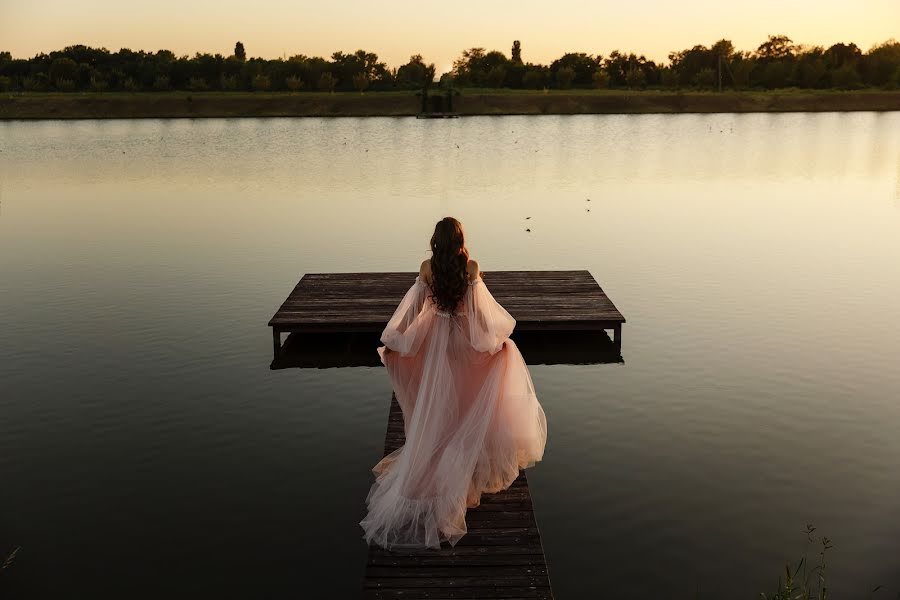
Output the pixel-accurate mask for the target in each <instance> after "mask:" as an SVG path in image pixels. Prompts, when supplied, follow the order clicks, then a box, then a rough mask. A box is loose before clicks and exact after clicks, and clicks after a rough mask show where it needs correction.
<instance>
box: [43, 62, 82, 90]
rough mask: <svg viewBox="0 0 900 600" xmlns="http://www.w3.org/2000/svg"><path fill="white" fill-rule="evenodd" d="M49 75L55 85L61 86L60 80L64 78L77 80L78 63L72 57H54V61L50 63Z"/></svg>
mask: <svg viewBox="0 0 900 600" xmlns="http://www.w3.org/2000/svg"><path fill="white" fill-rule="evenodd" d="M47 75H48V77H49V78H50V81H51V82H52V83H53V85H55V86H57V87H59V82H60V81H62V80H65V81H69V82H73V81H74V80H75V78H76V77H77V76H78V65H77V64H76V63H75V61H74V60H72V59H71V58H67V57H60V58H57V59H54V60H53V62H52V63H50V69H49V72H48V73H47Z"/></svg>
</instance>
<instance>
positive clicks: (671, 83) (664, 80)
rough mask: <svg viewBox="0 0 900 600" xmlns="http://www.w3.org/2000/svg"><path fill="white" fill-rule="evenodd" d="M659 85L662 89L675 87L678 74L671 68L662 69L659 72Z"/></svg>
mask: <svg viewBox="0 0 900 600" xmlns="http://www.w3.org/2000/svg"><path fill="white" fill-rule="evenodd" d="M659 83H660V84H662V85H663V86H664V87H670V88H671V87H677V86H678V74H677V73H676V72H675V69H673V68H672V67H664V68H662V69H660V70H659Z"/></svg>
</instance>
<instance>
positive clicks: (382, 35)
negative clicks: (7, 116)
mask: <svg viewBox="0 0 900 600" xmlns="http://www.w3.org/2000/svg"><path fill="white" fill-rule="evenodd" d="M774 33H784V34H786V35H788V36H790V37H791V38H792V39H793V40H794V41H795V42H797V43H803V44H810V45H816V44H818V45H830V44H832V43H834V42H839V41H843V42H851V41H852V42H855V43H856V44H858V45H859V46H860V47H861V48H862V49H863V50H867V49H868V48H869V47H871V46H872V45H873V44H875V43H881V42H884V41H886V40H888V39H889V38H892V37H900V1H898V0H859V1H857V2H847V1H846V0H757V1H756V2H744V3H734V2H717V1H713V0H681V1H680V2H673V1H665V0H647V1H645V2H632V3H622V2H620V1H613V0H592V1H586V0H555V1H554V2H549V1H546V0H544V1H542V2H537V1H535V0H520V1H518V2H511V1H507V2H500V1H498V0H481V1H473V0H457V1H456V2H440V3H439V2H403V1H400V0H382V1H380V2H371V1H366V2H363V1H362V0H337V1H332V2H309V1H304V0H291V1H288V0H256V1H254V2H248V1H246V0H241V1H237V0H216V1H213V0H193V1H188V0H156V1H154V2H146V3H143V2H142V3H138V2H133V1H128V0H80V1H79V2H72V1H71V0H0V50H8V51H10V52H12V54H13V56H15V57H17V58H25V57H30V56H33V55H34V54H37V53H39V52H49V51H50V50H56V49H60V48H62V47H64V46H67V45H72V44H78V43H82V44H87V45H92V46H105V47H106V48H109V49H110V50H118V49H119V48H121V47H129V48H132V49H135V50H137V49H144V50H157V49H160V48H166V49H170V50H173V51H174V52H175V53H176V54H193V53H195V52H198V51H202V52H213V53H215V52H218V53H222V54H225V55H228V54H230V53H231V52H232V50H233V48H234V43H235V41H237V40H241V41H242V42H243V43H244V45H245V46H246V48H247V53H248V55H250V56H263V57H266V58H276V57H279V56H283V55H287V56H291V55H293V54H306V55H320V56H329V55H330V54H331V53H332V52H333V51H335V50H344V51H353V50H356V49H358V48H364V49H366V50H368V51H370V52H375V53H377V54H378V55H379V57H380V58H381V59H382V60H384V61H385V62H387V63H388V65H389V66H398V65H400V64H402V63H404V62H406V60H407V59H408V58H409V56H410V55H411V54H415V53H421V54H422V55H423V56H424V57H425V59H426V61H428V62H434V63H435V64H436V66H437V68H438V71H439V72H443V71H446V70H448V69H449V68H450V65H451V63H452V61H453V59H454V58H455V57H457V56H458V55H459V54H460V52H461V51H462V49H464V48H468V47H472V46H483V47H485V48H487V49H498V50H502V51H503V52H505V53H506V54H507V55H508V54H509V48H510V46H511V44H512V41H513V40H514V39H519V40H521V41H522V48H523V58H524V60H526V61H531V62H548V61H550V60H552V59H553V58H556V57H558V56H560V55H561V54H563V53H564V52H567V51H576V52H588V53H591V54H597V53H600V54H607V53H609V52H610V51H611V50H613V49H616V48H618V49H620V50H627V51H634V52H636V53H638V54H645V55H646V56H647V57H648V58H652V59H654V60H665V59H666V57H667V55H668V53H669V51H671V50H675V49H683V48H687V47H690V46H693V45H694V44H698V43H702V44H706V45H709V44H711V43H713V42H715V41H716V40H718V39H720V38H723V37H725V38H728V39H731V40H732V41H733V42H734V44H735V46H737V48H738V49H742V50H750V49H754V48H756V47H757V46H758V45H759V44H760V42H762V41H764V40H765V38H766V36H767V35H768V34H774Z"/></svg>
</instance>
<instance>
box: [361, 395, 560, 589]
mask: <svg viewBox="0 0 900 600" xmlns="http://www.w3.org/2000/svg"><path fill="white" fill-rule="evenodd" d="M404 441H405V437H404V434H403V413H402V412H401V410H400V405H399V404H397V400H396V398H392V399H391V409H390V414H389V416H388V426H387V435H386V436H385V440H384V454H385V455H387V454H389V453H391V452H393V451H394V450H396V449H397V448H399V447H400V446H402V445H403V443H404ZM466 526H467V527H468V530H469V532H468V533H467V534H466V535H464V536H463V537H462V539H461V540H460V541H459V542H458V543H457V544H456V546H455V547H451V546H450V545H449V544H446V543H445V544H443V545H442V547H441V549H440V550H416V551H410V550H406V551H400V550H393V551H387V550H384V549H382V548H378V547H376V546H372V547H370V548H369V557H368V561H367V563H366V576H365V580H364V582H363V598H366V599H368V600H396V599H400V598H410V599H411V598H431V599H437V598H443V599H449V598H537V599H544V600H550V599H552V598H553V592H552V590H551V589H550V575H549V572H548V569H547V560H546V558H545V557H544V548H543V545H542V544H541V534H540V532H539V531H538V527H537V522H536V521H535V518H534V509H533V507H532V503H531V491H530V490H529V489H528V479H527V477H526V476H525V472H524V471H521V472H520V473H519V477H518V478H517V479H516V480H515V481H514V482H513V484H512V485H511V486H510V487H509V488H508V489H506V490H504V491H502V492H500V493H498V494H484V495H483V496H482V497H481V505H480V506H478V507H477V508H471V509H469V510H468V511H467V513H466Z"/></svg>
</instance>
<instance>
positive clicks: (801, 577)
mask: <svg viewBox="0 0 900 600" xmlns="http://www.w3.org/2000/svg"><path fill="white" fill-rule="evenodd" d="M815 531H816V528H815V527H813V526H812V525H809V524H807V525H806V531H805V532H804V533H806V538H807V546H806V552H805V553H804V555H803V557H802V558H801V559H800V562H799V563H798V564H797V567H796V568H795V569H793V570H792V569H791V564H790V563H787V564H785V566H784V579H783V580H782V579H781V577H779V578H778V587H777V589H776V591H775V593H774V594H772V595H771V596H769V595H768V594H764V593H763V594H760V595H759V597H760V598H761V599H762V600H827V599H828V597H829V596H828V578H827V574H828V570H827V567H828V562H827V560H826V555H827V553H828V551H829V550H831V549H832V548H834V546H833V545H832V544H831V540H830V539H828V538H827V537H824V536H823V537H822V539H821V540H817V539H816V537H815V536H814V535H813V534H814V532H815ZM817 541H818V542H819V543H820V544H821V545H822V549H821V550H820V551H819V553H818V554H819V564H818V565H816V566H815V567H812V568H810V567H809V560H808V555H809V551H810V546H812V544H813V543H815V542H817ZM880 589H881V586H880V585H879V586H878V587H876V588H875V589H873V590H872V592H871V593H873V594H874V593H875V592H877V591H878V590H880Z"/></svg>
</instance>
